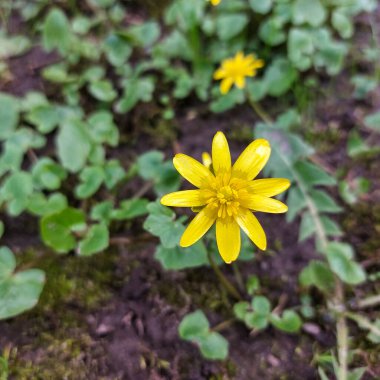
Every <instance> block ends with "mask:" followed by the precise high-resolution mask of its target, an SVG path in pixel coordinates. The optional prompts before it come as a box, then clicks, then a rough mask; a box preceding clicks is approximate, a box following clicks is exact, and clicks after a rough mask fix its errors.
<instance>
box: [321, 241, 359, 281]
mask: <svg viewBox="0 0 380 380" xmlns="http://www.w3.org/2000/svg"><path fill="white" fill-rule="evenodd" d="M326 255H327V260H328V262H329V264H330V266H331V269H332V270H333V272H334V273H336V274H337V275H338V276H339V278H340V279H341V280H342V281H344V282H346V283H347V284H351V285H358V284H360V283H362V282H364V281H365V279H366V273H365V271H364V270H363V268H362V267H361V266H360V265H359V264H358V263H356V262H355V261H354V259H353V249H352V247H351V246H350V245H349V244H343V243H338V242H334V243H329V244H328V246H327V248H326Z"/></svg>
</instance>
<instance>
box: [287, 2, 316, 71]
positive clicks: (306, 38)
mask: <svg viewBox="0 0 380 380" xmlns="http://www.w3.org/2000/svg"><path fill="white" fill-rule="evenodd" d="M312 1H314V0H312ZM314 50H315V47H314V43H313V36H312V34H311V33H310V31H309V30H307V29H301V28H292V29H291V30H290V32H289V38H288V57H289V59H290V61H291V62H292V63H293V65H294V66H295V67H296V68H298V69H299V70H300V71H305V70H308V69H309V68H310V67H311V66H312V59H311V57H312V54H313V53H314Z"/></svg>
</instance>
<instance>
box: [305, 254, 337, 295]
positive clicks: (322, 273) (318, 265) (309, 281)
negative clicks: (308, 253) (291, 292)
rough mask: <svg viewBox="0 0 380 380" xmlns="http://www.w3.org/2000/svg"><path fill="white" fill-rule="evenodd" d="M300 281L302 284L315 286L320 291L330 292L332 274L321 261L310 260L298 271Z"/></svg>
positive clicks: (332, 281)
mask: <svg viewBox="0 0 380 380" xmlns="http://www.w3.org/2000/svg"><path fill="white" fill-rule="evenodd" d="M300 283H301V285H302V286H316V287H317V288H318V289H319V290H321V291H324V292H331V291H332V289H334V283H335V280H334V274H333V273H332V272H331V270H330V268H329V266H328V265H327V264H326V263H324V262H323V261H319V260H312V261H311V262H310V263H309V265H308V266H307V267H305V268H304V269H303V270H302V272H301V273H300Z"/></svg>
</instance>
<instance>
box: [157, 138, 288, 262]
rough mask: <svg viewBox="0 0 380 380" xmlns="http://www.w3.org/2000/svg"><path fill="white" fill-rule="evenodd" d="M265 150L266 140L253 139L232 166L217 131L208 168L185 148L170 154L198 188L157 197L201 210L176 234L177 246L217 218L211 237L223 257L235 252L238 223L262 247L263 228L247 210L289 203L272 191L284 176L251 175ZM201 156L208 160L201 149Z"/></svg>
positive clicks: (284, 183)
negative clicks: (279, 198) (265, 176)
mask: <svg viewBox="0 0 380 380" xmlns="http://www.w3.org/2000/svg"><path fill="white" fill-rule="evenodd" d="M270 151H271V149H270V146H269V142H268V141H267V140H264V139H258V140H255V141H253V142H252V143H251V144H250V145H248V147H247V148H246V149H245V150H244V151H243V153H242V154H241V155H240V157H239V158H238V159H237V161H236V162H235V163H234V165H233V166H232V165H231V155H230V150H229V147H228V142H227V139H226V137H225V136H224V134H223V133H222V132H218V133H216V135H215V136H214V140H213V142H212V164H211V166H210V168H207V167H206V166H205V165H202V164H201V163H200V162H198V161H197V160H195V159H193V158H191V157H189V156H187V155H185V154H177V155H176V156H175V157H174V159H173V163H174V166H175V168H176V169H177V170H178V172H179V173H180V174H181V175H182V176H183V177H184V178H185V179H187V180H188V181H189V182H190V183H191V184H193V185H194V186H196V187H197V188H198V189H197V190H185V191H177V192H175V193H171V194H167V195H165V196H164V197H162V199H161V203H162V204H163V205H165V206H172V207H194V208H195V209H197V210H200V212H199V213H198V214H197V215H196V216H195V218H194V219H193V220H192V221H191V222H190V224H189V225H188V226H187V228H186V230H185V232H184V233H183V235H182V237H181V241H180V245H181V246H182V247H188V246H190V245H192V244H194V243H195V242H197V241H198V240H199V239H200V238H201V237H202V236H203V235H204V234H205V233H206V232H207V231H208V230H209V229H210V227H211V226H212V225H213V224H214V223H216V241H217V245H218V249H219V252H220V255H221V256H222V258H223V260H224V261H225V262H226V263H231V262H232V261H234V260H236V259H237V257H238V256H239V252H240V228H241V229H242V230H243V231H244V232H245V233H246V234H247V235H248V237H249V238H250V239H251V240H252V241H253V242H254V243H255V244H256V245H257V246H258V247H259V248H260V249H262V250H265V249H266V246H267V242H266V236H265V232H264V230H263V228H262V227H261V225H260V223H259V221H258V220H257V218H256V217H255V216H254V214H253V213H252V211H261V212H269V213H283V212H286V211H287V210H288V207H287V206H286V205H285V204H284V203H282V202H280V201H278V200H277V199H273V198H271V197H273V196H275V195H277V194H280V193H281V192H283V191H285V190H286V189H287V188H288V187H289V186H290V182H289V180H287V179H283V178H272V179H257V180H253V179H254V178H255V177H256V176H257V175H258V174H259V172H260V171H261V169H262V168H263V167H264V166H265V164H266V162H267V161H268V159H269V156H270ZM203 158H204V159H205V158H206V161H208V160H207V156H206V155H204V157H203Z"/></svg>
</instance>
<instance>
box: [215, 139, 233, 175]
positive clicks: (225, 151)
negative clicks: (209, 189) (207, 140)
mask: <svg viewBox="0 0 380 380" xmlns="http://www.w3.org/2000/svg"><path fill="white" fill-rule="evenodd" d="M212 165H213V166H212V167H213V169H214V173H215V175H218V174H219V173H222V172H223V173H226V172H230V170H231V154H230V148H229V147H228V142H227V139H226V136H224V133H223V132H217V133H216V135H215V136H214V139H213V140H212Z"/></svg>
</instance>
